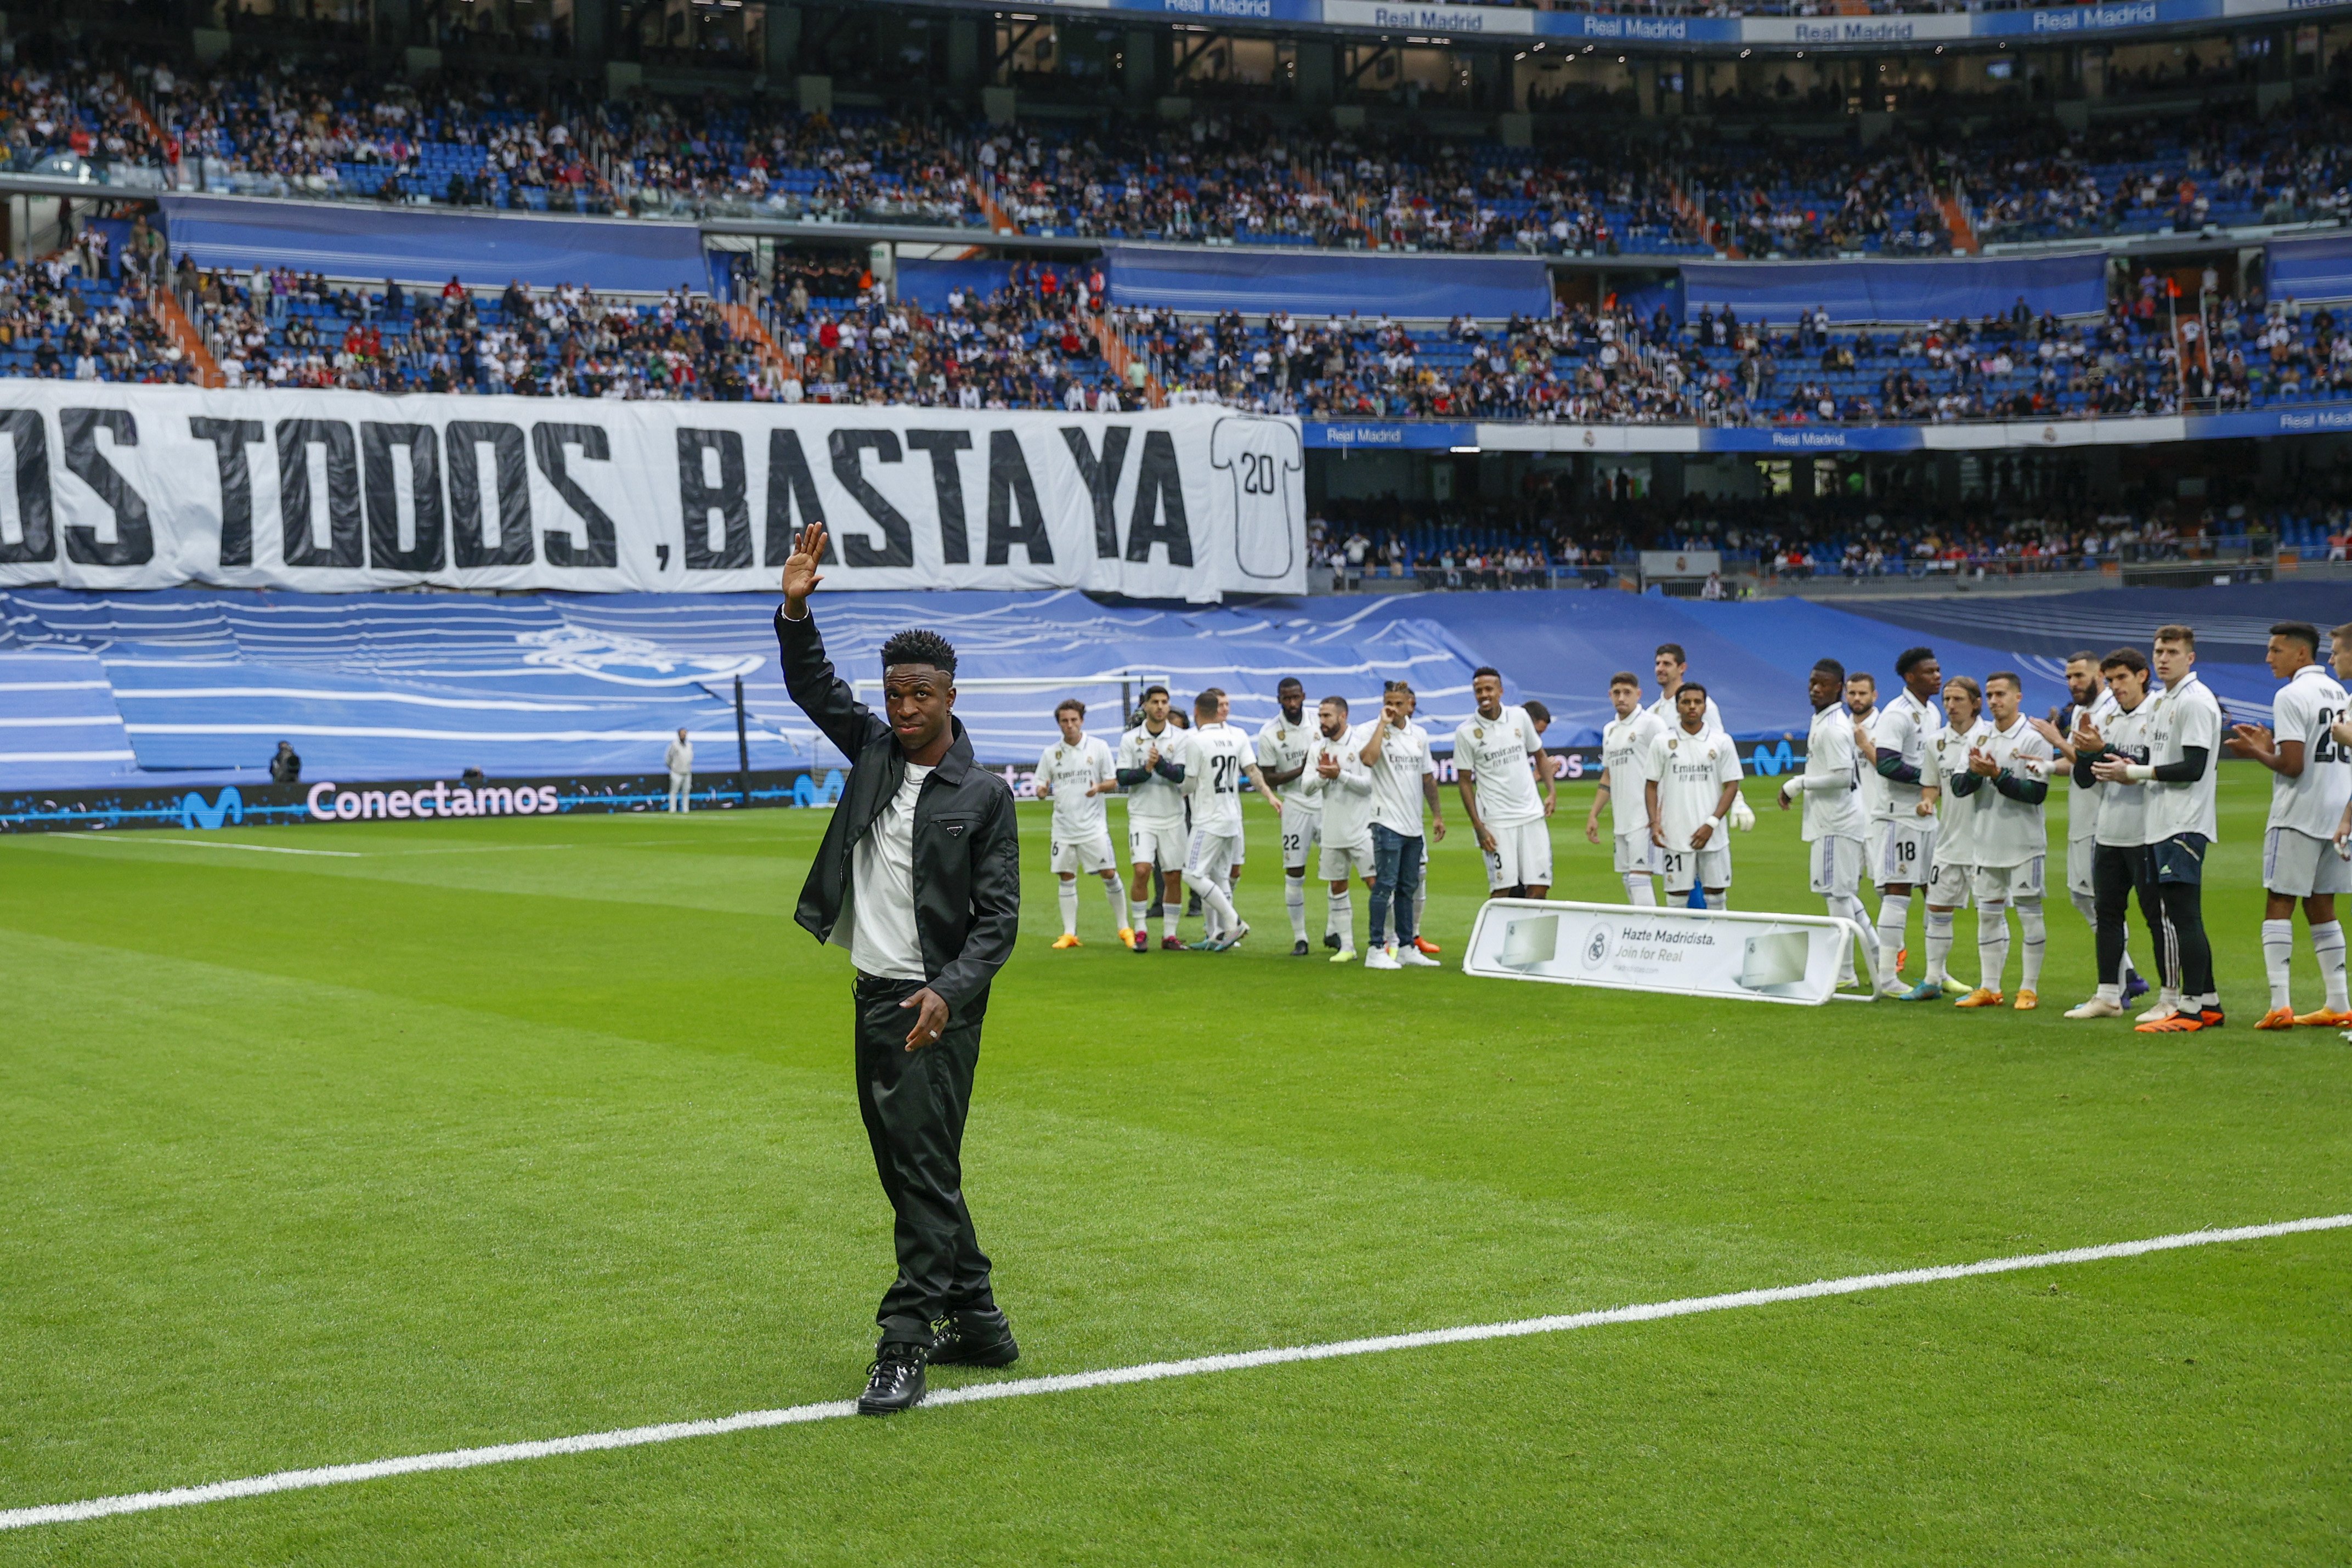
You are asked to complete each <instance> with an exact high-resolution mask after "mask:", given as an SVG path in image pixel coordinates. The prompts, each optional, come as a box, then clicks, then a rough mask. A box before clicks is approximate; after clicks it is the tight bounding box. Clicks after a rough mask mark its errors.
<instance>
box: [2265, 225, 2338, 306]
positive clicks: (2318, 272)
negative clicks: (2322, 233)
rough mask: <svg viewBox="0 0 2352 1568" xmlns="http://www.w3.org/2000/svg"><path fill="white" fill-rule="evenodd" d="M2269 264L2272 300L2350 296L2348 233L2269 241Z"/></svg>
mask: <svg viewBox="0 0 2352 1568" xmlns="http://www.w3.org/2000/svg"><path fill="white" fill-rule="evenodd" d="M2270 265H2271V272H2270V297H2271V298H2273V299H2302V300H2311V299H2352V235H2330V236H2328V237H2327V238H2326V239H2302V240H2273V241H2272V242H2271V246H2270Z"/></svg>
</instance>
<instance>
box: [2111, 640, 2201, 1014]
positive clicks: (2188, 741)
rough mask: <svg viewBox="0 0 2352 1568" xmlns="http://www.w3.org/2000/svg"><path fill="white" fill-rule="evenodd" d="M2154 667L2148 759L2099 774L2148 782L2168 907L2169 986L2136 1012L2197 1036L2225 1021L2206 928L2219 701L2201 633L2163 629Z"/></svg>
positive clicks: (2161, 946) (2163, 938)
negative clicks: (2201, 657)
mask: <svg viewBox="0 0 2352 1568" xmlns="http://www.w3.org/2000/svg"><path fill="white" fill-rule="evenodd" d="M2155 647H2156V660H2155V664H2156V674H2157V678H2158V679H2159V680H2161V681H2162V682H2163V683H2164V690H2162V691H2160V692H2158V693H2157V694H2156V695H2154V696H2152V697H2150V698H2148V699H2147V711H2148V721H2147V722H2148V735H2149V738H2148V759H2147V761H2146V762H2144V763H2126V762H2125V761H2123V760H2122V759H2121V758H2113V757H2108V758H2101V759H2100V760H2099V761H2098V762H2097V763H2095V764H2094V765H2093V767H2092V768H2091V771H2092V773H2093V774H2095V776H2097V777H2098V778H2100V779H2121V780H2125V781H2128V782H2141V783H2145V784H2147V786H2148V816H2149V824H2148V825H2149V843H2150V845H2151V846H2152V848H2151V851H2150V852H2151V853H2152V854H2153V855H2154V857H2155V867H2156V894H2157V899H2158V904H2159V905H2160V907H2161V908H2162V909H2163V911H2164V925H2163V928H2162V929H2161V930H2160V931H2159V932H2158V940H2157V954H2156V956H2157V968H2158V971H2159V972H2160V973H2161V974H2162V976H2163V979H2164V988H2163V990H2162V991H2161V992H2160V993H2159V994H2158V997H2157V998H2156V1005H2155V1006H2154V1007H2152V1008H2150V1009H2148V1010H2147V1011H2146V1012H2144V1013H2142V1014H2140V1016H2139V1032H2140V1033H2142V1034H2191V1033H2194V1032H2196V1031H2197V1030H2206V1029H2219V1028H2221V1021H2222V1018H2221V991H2220V990H2219V989H2218V988H2217V982H2216V981H2215V979H2214V977H2213V943H2212V939H2211V938H2210V937H2209V936H2206V934H2205V902H2204V885H2203V884H2204V881H2205V856H2206V852H2208V851H2209V850H2210V849H2211V848H2212V847H2213V844H2214V843H2215V841H2217V840H2218V839H2219V838H2220V837H2221V813H2220V811H2219V810H2218V802H2217V800H2216V795H2217V793H2218V789H2217V787H2218V786H2219V785H2220V783H2221V780H2220V779H2217V778H2216V777H2215V776H2214V768H2215V765H2216V764H2217V763H2218V762H2219V760H2220V758H2218V757H2217V756H2216V753H2217V752H2219V751H2220V749H2221V703H2220V702H2218V701H2217V700H2215V698H2214V695H2213V694H2212V693H2211V692H2210V691H2209V690H2207V689H2206V685H2205V683H2204V682H2203V681H2200V680H2199V679H2198V678H2197V670H2196V664H2197V633H2196V632H2193V631H2191V630H2190V629H2189V628H2188V627H2186V626H2179V625H2174V626H2159V627H2158V628H2157V629H2156V643H2155Z"/></svg>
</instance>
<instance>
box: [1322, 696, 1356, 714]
mask: <svg viewBox="0 0 2352 1568" xmlns="http://www.w3.org/2000/svg"><path fill="white" fill-rule="evenodd" d="M1323 703H1329V704H1330V705H1331V706H1333V707H1335V708H1338V709H1339V711H1340V712H1341V713H1346V712H1347V711H1348V699H1347V698H1346V697H1325V698H1324V699H1323V702H1322V703H1317V704H1316V705H1315V706H1317V707H1321V706H1323Z"/></svg>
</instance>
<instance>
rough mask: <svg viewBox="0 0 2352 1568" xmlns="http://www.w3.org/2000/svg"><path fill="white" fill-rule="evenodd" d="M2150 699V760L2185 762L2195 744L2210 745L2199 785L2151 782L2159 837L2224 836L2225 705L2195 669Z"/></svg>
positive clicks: (2153, 826) (2153, 825)
mask: <svg viewBox="0 0 2352 1568" xmlns="http://www.w3.org/2000/svg"><path fill="white" fill-rule="evenodd" d="M2147 700H2148V705H2149V706H2150V707H2152V708H2153V709H2154V710H2155V712H2154V714H2153V716H2151V718H2150V720H2149V724H2150V727H2151V728H2152V731H2153V734H2152V735H2151V737H2150V739H2149V742H2148V760H2149V761H2150V762H2153V763H2155V764H2156V765H2157V766H2158V767H2159V768H2161V767H2163V766H2164V765H2165V764H2166V763H2168V762H2180V761H2185V760H2186V759H2187V758H2186V753H2187V750H2188V748H2189V747H2192V746H2199V747H2204V749H2205V777H2204V778H2202V779H2198V780H2197V781H2196V782H2195V783H2193V784H2158V783H2154V782H2151V783H2150V784H2149V785H2148V793H2149V795H2150V797H2151V799H2150V800H2149V801H2148V810H2149V811H2150V812H2151V813H2152V821H2151V824H2150V826H2151V829H2152V834H2153V837H2154V838H2157V839H2168V838H2171V837H2172V836H2173V835H2175V834H2177V833H2201V834H2203V835H2204V837H2205V841H2206V842H2207V843H2211V842H2213V841H2215V840H2217V839H2219V838H2220V837H2221V813H2220V811H2219V810H2217V809H2216V804H2215V800H2214V797H2215V795H2216V794H2217V793H2218V792H2219V791H2220V789H2221V704H2220V703H2219V702H2216V701H2215V700H2214V697H2213V694H2212V692H2211V691H2210V690H2209V689H2207V687H2206V685H2205V683H2204V682H2202V681H2200V680H2199V679H2198V678H2197V672H2196V671H2194V670H2191V671H2189V674H2185V675H2183V676H2181V677H2180V679H2179V682H2178V683H2177V684H2175V685H2169V686H2167V687H2165V688H2164V690H2163V691H2161V692H2159V693H2158V694H2157V695H2154V696H2152V697H2150V698H2148V699H2147Z"/></svg>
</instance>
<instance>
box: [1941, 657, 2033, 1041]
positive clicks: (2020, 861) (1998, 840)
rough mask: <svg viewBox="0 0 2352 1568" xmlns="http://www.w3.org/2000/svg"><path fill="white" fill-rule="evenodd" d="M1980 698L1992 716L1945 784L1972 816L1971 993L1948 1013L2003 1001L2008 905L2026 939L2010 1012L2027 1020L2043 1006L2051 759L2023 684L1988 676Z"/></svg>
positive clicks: (1999, 673) (2011, 677) (2011, 674)
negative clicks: (2024, 707)
mask: <svg viewBox="0 0 2352 1568" xmlns="http://www.w3.org/2000/svg"><path fill="white" fill-rule="evenodd" d="M1946 689H1947V690H1949V688H1946ZM1984 692H1985V706H1986V707H1987V709H1988V710H1990V716H1989V718H1988V719H1987V721H1986V722H1985V723H1984V724H1983V725H1982V726H1981V727H1979V737H1978V738H1977V739H1976V740H1975V741H1974V742H1973V743H1972V744H1971V745H1970V746H1969V753H1968V762H1967V766H1966V767H1964V768H1961V769H1960V770H1959V771H1958V772H1956V773H1952V774H1949V775H1948V776H1947V778H1946V785H1947V788H1948V791H1949V793H1948V797H1947V798H1948V799H1953V798H1957V799H1958V800H1966V801H1972V802H1973V803H1974V804H1975V808H1976V813H1977V814H1976V817H1975V819H1974V821H1972V822H1971V823H1970V833H1969V840H1970V851H1971V853H1970V857H1969V858H1970V860H1971V861H1972V862H1973V864H1974V867H1975V869H1974V871H1973V872H1972V873H1970V885H1969V891H1970V892H1971V893H1972V894H1975V896H1976V904H1977V986H1976V989H1974V990H1972V991H1970V992H1969V994H1968V995H1967V996H1965V997H1962V998H1960V999H1959V1000H1958V1001H1957V1002H1955V1003H1953V1004H1952V1005H1953V1006H1955V1007H1961V1008H1997V1007H1999V1006H2000V1005H2001V1003H2002V1002H2003V1001H2004V1000H2006V999H2007V998H2005V997H2004V996H2003V995H2002V993H2001V976H2002V972H2003V971H2004V970H2006V969H2007V968H2008V967H2009V911H2010V908H2011V905H2014V906H2015V907H2016V909H2017V926H2018V930H2019V932H2020V934H2021V935H2022V936H2023V937H2024V938H2025V953H2024V973H2023V975H2022V977H2021V979H2020V981H2019V983H2018V990H2017V1001H2016V1003H2015V1010H2017V1011H2019V1012H2032V1010H2033V1009H2035V1008H2037V1007H2039V1006H2041V1002H2042V998H2041V987H2042V955H2043V953H2044V952H2045V950H2046V948H2047V946H2048V941H2049V928H2048V926H2047V925H2044V923H2043V921H2042V883H2043V877H2044V875H2045V872H2044V865H2045V862H2046V861H2047V858H2048V854H2049V834H2048V830H2047V828H2046V826H2045V824H2044V822H2043V821H2042V807H2043V805H2044V804H2045V803H2046V802H2047V801H2048V800H2049V799H2050V768H2051V764H2052V760H2053V758H2052V752H2051V747H2050V743H2049V742H2048V741H2046V740H2044V739H2043V738H2042V737H2041V736H2040V735H2039V734H2037V733H2035V731H2034V729H2033V727H2032V726H2031V725H2030V724H2028V723H2027V722H2026V720H2025V717H2024V716H2023V715H2021V713H2019V712H2018V703H2019V701H2020V699H2021V698H2022V697H2023V695H2024V693H2025V683H2024V682H2023V681H2021V680H2020V679H2019V678H2018V676H2017V673H2016V672H2015V671H2013V670H1995V671H1994V672H1993V673H1992V674H1990V675H1987V676H1986V677H1985V684H1984ZM1945 700H1946V701H1947V702H1948V701H1949V700H1950V699H1949V698H1948V697H1947V698H1946V699H1945ZM1939 847H1940V846H1939ZM1938 863H1941V862H1938Z"/></svg>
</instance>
